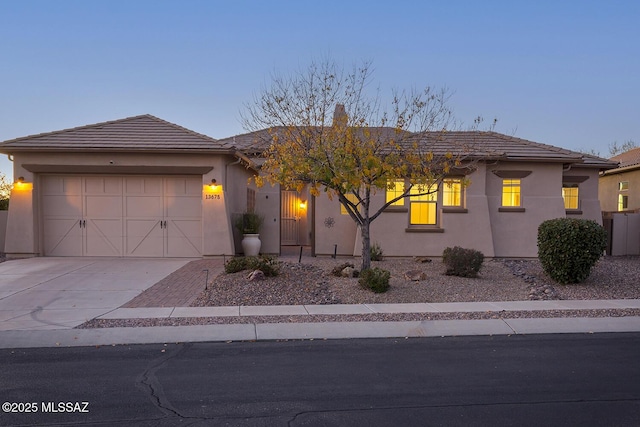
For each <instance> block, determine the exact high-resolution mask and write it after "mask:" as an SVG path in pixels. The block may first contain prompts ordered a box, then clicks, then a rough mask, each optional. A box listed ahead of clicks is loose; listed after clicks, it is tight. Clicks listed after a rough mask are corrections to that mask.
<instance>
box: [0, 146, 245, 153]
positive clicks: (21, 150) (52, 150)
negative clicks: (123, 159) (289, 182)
mask: <svg viewBox="0 0 640 427" xmlns="http://www.w3.org/2000/svg"><path fill="white" fill-rule="evenodd" d="M88 152H90V153H147V154H149V153H160V154H177V153H181V154H190V153H191V154H193V153H196V154H228V155H235V153H236V150H234V149H231V148H113V147H109V148H107V147H101V148H100V147H94V148H71V147H68V148H57V147H56V148H54V147H37V148H36V147H34V148H26V147H19V148H13V149H7V148H6V147H0V153H2V154H18V153H88Z"/></svg>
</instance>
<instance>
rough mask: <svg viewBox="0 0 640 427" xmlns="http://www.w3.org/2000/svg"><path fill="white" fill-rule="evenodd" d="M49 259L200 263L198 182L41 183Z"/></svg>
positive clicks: (70, 179)
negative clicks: (128, 258)
mask: <svg viewBox="0 0 640 427" xmlns="http://www.w3.org/2000/svg"><path fill="white" fill-rule="evenodd" d="M42 218H43V232H44V254H45V255H48V256H116V257H119V256H139V257H199V256H200V255H201V251H202V178H201V177H200V176H62V175H47V176H44V177H43V182H42Z"/></svg>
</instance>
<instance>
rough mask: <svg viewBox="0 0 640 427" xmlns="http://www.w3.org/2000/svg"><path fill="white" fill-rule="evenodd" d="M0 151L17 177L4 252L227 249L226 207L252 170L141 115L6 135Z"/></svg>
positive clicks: (193, 253)
mask: <svg viewBox="0 0 640 427" xmlns="http://www.w3.org/2000/svg"><path fill="white" fill-rule="evenodd" d="M0 152H2V153H5V154H8V155H9V158H10V159H11V160H12V161H13V165H14V166H13V167H14V180H15V181H16V184H15V185H14V189H13V191H12V194H11V203H10V207H9V216H8V226H7V233H6V243H5V249H4V251H5V252H6V254H7V256H8V257H31V256H115V257H127V256H132V257H201V256H213V255H223V254H226V255H230V254H233V253H234V242H233V235H232V231H233V230H232V228H231V225H230V221H231V213H233V212H242V211H243V210H245V209H246V207H247V185H246V183H247V179H248V178H249V177H250V176H251V174H252V173H251V171H250V170H248V169H247V168H246V166H245V165H243V164H241V161H242V160H241V159H242V156H241V155H239V153H237V152H236V150H235V149H234V148H233V147H231V146H227V145H224V144H220V143H219V142H218V141H216V140H215V139H213V138H210V137H208V136H205V135H201V134H198V133H196V132H193V131H190V130H188V129H185V128H183V127H180V126H177V125H175V124H172V123H169V122H166V121H164V120H160V119H158V118H156V117H153V116H150V115H142V116H137V117H130V118H126V119H122V120H116V121H110V122H105V123H98V124H94V125H89V126H82V127H78V128H73V129H66V130H61V131H57V132H50V133H44V134H39V135H33V136H27V137H24V138H17V139H13V140H10V141H5V142H3V143H1V144H0ZM214 180H215V181H214ZM212 184H215V185H212Z"/></svg>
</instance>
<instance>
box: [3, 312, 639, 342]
mask: <svg viewBox="0 0 640 427" xmlns="http://www.w3.org/2000/svg"><path fill="white" fill-rule="evenodd" d="M620 332H640V316H633V317H631V316H630V317H581V318H528V319H504V320H502V319H484V320H424V321H409V322H326V323H261V324H230V325H196V326H155V327H134V328H101V329H58V330H38V331H24V330H12V331H1V332H0V348H3V349H12V348H36V347H83V346H105V345H126V344H152V343H177V342H227V341H273V340H288V339H358V338H405V337H406V338H414V337H445V336H477V335H485V336H486V335H528V334H557V333H620Z"/></svg>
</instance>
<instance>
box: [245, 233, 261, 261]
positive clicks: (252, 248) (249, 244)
mask: <svg viewBox="0 0 640 427" xmlns="http://www.w3.org/2000/svg"><path fill="white" fill-rule="evenodd" d="M260 246H262V242H261V241H260V235H259V234H244V235H243V236H242V251H243V252H244V256H258V254H259V253H260Z"/></svg>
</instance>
